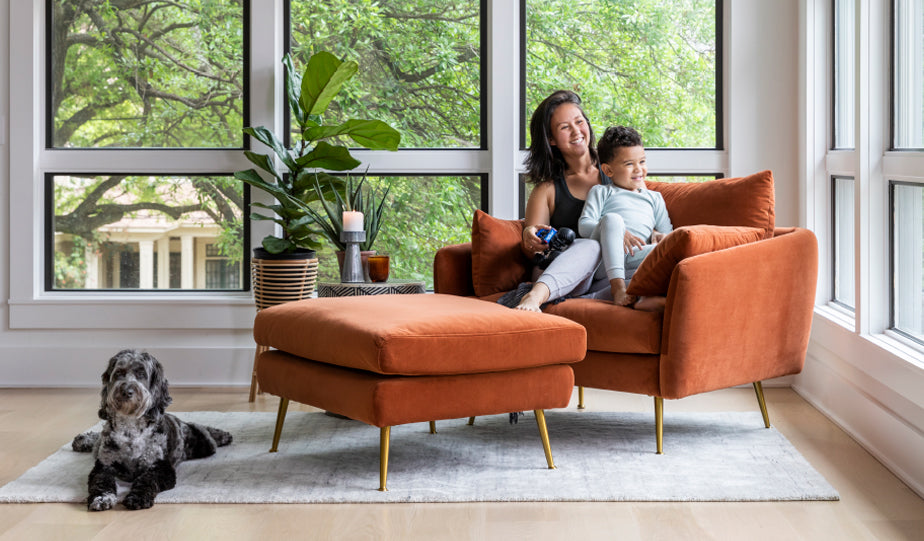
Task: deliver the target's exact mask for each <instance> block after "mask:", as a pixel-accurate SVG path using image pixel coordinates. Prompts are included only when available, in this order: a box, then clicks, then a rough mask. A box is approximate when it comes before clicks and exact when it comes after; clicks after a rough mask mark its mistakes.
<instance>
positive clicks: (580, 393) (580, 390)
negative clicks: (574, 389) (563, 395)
mask: <svg viewBox="0 0 924 541" xmlns="http://www.w3.org/2000/svg"><path fill="white" fill-rule="evenodd" d="M578 409H579V410H582V409H584V387H583V386H580V385H579V386H578Z"/></svg>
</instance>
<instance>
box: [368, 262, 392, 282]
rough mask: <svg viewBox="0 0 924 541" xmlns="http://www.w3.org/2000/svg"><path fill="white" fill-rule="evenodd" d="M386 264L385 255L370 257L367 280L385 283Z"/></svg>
mask: <svg viewBox="0 0 924 541" xmlns="http://www.w3.org/2000/svg"><path fill="white" fill-rule="evenodd" d="M388 262H389V257H388V256H387V255H370V256H369V279H370V280H372V281H373V282H385V281H387V280H388V266H389V265H388Z"/></svg>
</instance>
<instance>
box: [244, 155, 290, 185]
mask: <svg viewBox="0 0 924 541" xmlns="http://www.w3.org/2000/svg"><path fill="white" fill-rule="evenodd" d="M244 156H246V157H247V159H248V160H250V162H251V163H253V164H254V165H256V166H257V167H259V168H260V169H263V170H264V171H266V172H267V173H269V174H271V175H273V177H275V178H276V179H281V178H282V176H281V175H280V174H279V172H278V171H276V163H275V162H273V159H272V158H270V157H269V155H267V154H257V153H256V152H251V151H249V150H245V151H244Z"/></svg>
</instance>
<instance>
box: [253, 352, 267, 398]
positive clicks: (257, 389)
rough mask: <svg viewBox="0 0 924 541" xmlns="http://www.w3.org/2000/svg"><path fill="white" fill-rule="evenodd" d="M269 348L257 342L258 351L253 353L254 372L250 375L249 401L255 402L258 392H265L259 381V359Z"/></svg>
mask: <svg viewBox="0 0 924 541" xmlns="http://www.w3.org/2000/svg"><path fill="white" fill-rule="evenodd" d="M268 349H269V347H268V346H261V345H260V344H257V350H256V353H254V355H253V373H252V374H251V376H250V397H249V398H248V402H253V401H254V400H255V399H256V397H257V396H256V395H257V393H258V392H259V393H260V394H263V391H261V390H260V384H259V383H257V359H259V358H260V354H261V353H264V352H265V351H267V350H268Z"/></svg>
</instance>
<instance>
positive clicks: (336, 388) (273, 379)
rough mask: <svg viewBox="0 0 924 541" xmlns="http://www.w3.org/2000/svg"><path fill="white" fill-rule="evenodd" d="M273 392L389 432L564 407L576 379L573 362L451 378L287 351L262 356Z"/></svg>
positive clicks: (263, 375)
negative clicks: (371, 368)
mask: <svg viewBox="0 0 924 541" xmlns="http://www.w3.org/2000/svg"><path fill="white" fill-rule="evenodd" d="M257 378H258V380H259V381H260V387H261V388H262V389H264V390H265V391H266V392H268V393H270V394H273V395H277V396H284V397H286V398H288V399H290V400H295V401H296V402H300V403H303V404H309V405H312V406H315V407H318V408H322V409H325V410H327V411H332V412H334V413H339V414H341V415H345V416H347V417H349V418H351V419H355V420H358V421H362V422H364V423H367V424H370V425H373V426H378V427H383V426H394V425H401V424H406V423H415V422H423V421H437V420H441V419H457V418H460V417H469V416H478V415H493V414H498V413H507V412H511V411H529V410H535V409H551V408H563V407H565V406H567V405H568V401H569V400H570V399H571V392H572V389H573V387H574V376H573V374H572V371H571V367H570V366H569V365H566V364H558V365H549V366H540V367H533V368H524V369H519V370H513V371H504V372H490V373H481V374H462V375H446V376H386V375H381V374H374V373H371V372H366V371H362V370H354V369H350V368H343V367H341V366H335V365H331V364H327V363H320V362H315V361H312V360H310V359H304V358H301V357H298V356H295V355H291V354H288V353H284V352H281V351H274V350H270V351H268V352H266V353H263V354H262V355H261V356H260V359H259V362H258V363H257Z"/></svg>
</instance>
